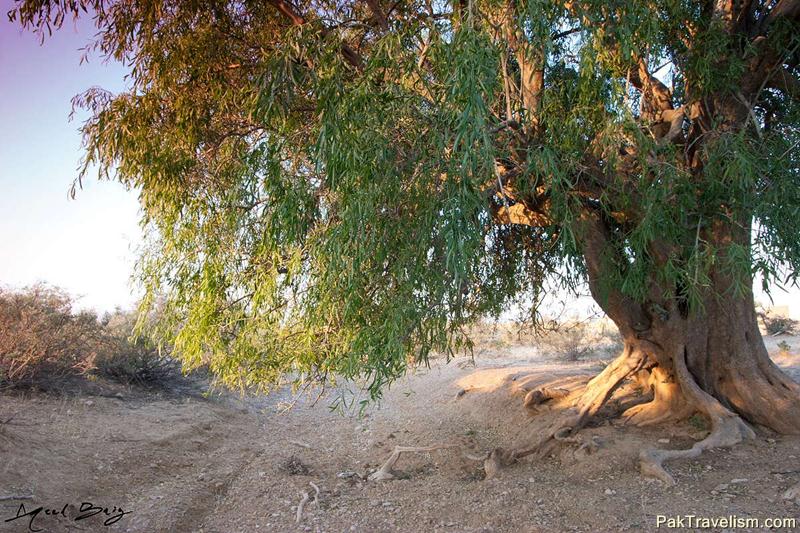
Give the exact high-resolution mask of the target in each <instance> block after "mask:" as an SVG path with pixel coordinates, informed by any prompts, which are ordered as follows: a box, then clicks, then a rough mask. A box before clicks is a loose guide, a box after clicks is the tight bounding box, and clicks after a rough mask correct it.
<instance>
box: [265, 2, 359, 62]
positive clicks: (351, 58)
mask: <svg viewBox="0 0 800 533" xmlns="http://www.w3.org/2000/svg"><path fill="white" fill-rule="evenodd" d="M269 3H270V4H271V5H272V6H273V7H275V9H277V10H278V11H279V12H280V13H281V14H282V15H284V16H285V17H287V18H288V19H289V20H290V21H291V22H292V24H294V25H295V26H302V25H303V24H306V23H307V22H308V21H307V19H306V17H304V16H303V15H301V14H300V13H299V12H298V11H297V10H296V9H295V8H294V6H292V5H291V4H290V3H289V2H286V1H284V0H269ZM329 33H330V29H329V28H325V27H323V28H322V36H323V37H325V36H327V35H328V34H329ZM341 50H342V56H344V59H345V61H347V62H348V63H349V64H350V65H352V66H354V67H355V68H357V69H361V67H362V64H363V61H362V60H361V56H360V55H359V54H358V52H356V51H355V50H353V49H352V48H351V47H350V45H348V44H347V43H345V42H343V43H342V44H341Z"/></svg>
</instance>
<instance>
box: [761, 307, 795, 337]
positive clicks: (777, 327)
mask: <svg viewBox="0 0 800 533" xmlns="http://www.w3.org/2000/svg"><path fill="white" fill-rule="evenodd" d="M758 316H759V318H761V321H762V322H763V323H764V329H765V330H766V332H767V333H768V334H769V335H794V334H795V331H796V329H797V320H792V319H791V318H789V317H787V316H781V315H773V314H772V313H770V312H769V311H761V312H759V313H758Z"/></svg>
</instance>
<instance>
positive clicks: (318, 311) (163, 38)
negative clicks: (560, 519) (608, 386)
mask: <svg viewBox="0 0 800 533" xmlns="http://www.w3.org/2000/svg"><path fill="white" fill-rule="evenodd" d="M82 13H87V14H88V15H87V16H92V17H94V20H95V22H96V25H97V29H98V33H97V35H96V40H95V41H94V42H93V48H94V50H95V53H97V54H99V55H101V56H104V57H109V58H113V59H115V60H117V61H121V62H123V63H124V64H125V65H126V66H128V67H129V69H130V75H129V78H128V90H126V91H125V92H123V93H120V94H110V93H108V92H106V91H104V90H102V89H99V88H92V89H89V90H88V91H87V92H86V93H84V94H83V95H80V96H79V97H77V98H76V105H78V106H83V107H86V108H88V109H89V110H91V112H92V117H91V118H90V119H89V120H88V121H87V122H86V123H85V124H84V126H83V132H84V135H85V145H86V156H85V160H84V164H83V167H82V174H81V175H82V176H83V175H85V174H86V173H87V172H93V171H94V170H96V169H99V173H100V176H101V177H103V178H108V179H114V180H118V181H120V182H122V183H123V184H125V185H127V186H128V187H131V188H133V189H135V190H136V191H138V192H139V194H140V199H141V205H142V210H143V211H142V212H143V220H142V224H143V226H144V228H145V229H146V230H147V235H148V239H147V244H146V248H145V249H144V250H143V254H142V257H141V260H140V263H139V265H138V276H139V279H140V280H141V281H142V282H143V284H144V287H145V289H146V297H145V300H144V306H145V307H148V306H151V305H154V304H155V303H156V302H157V300H158V298H159V297H161V296H162V295H163V297H164V298H165V312H166V315H167V316H168V317H170V318H171V320H170V321H169V322H168V324H167V325H166V327H165V332H169V333H170V334H174V339H173V340H174V342H175V353H176V354H180V355H181V357H182V358H183V360H184V361H185V362H186V363H187V364H188V365H190V366H193V365H199V364H201V363H204V362H207V363H210V366H211V368H212V370H213V371H214V372H216V373H217V374H218V375H219V376H221V377H222V379H223V380H224V381H225V382H227V383H229V384H244V385H265V384H269V383H274V382H276V381H277V380H279V379H280V377H281V376H282V375H284V374H285V373H287V372H288V373H294V374H295V375H300V376H302V377H303V379H315V378H322V379H325V378H333V377H334V376H344V377H355V376H363V375H366V376H367V377H368V379H369V383H370V385H369V390H370V392H371V393H372V394H373V395H378V394H379V391H380V389H381V387H382V386H383V385H385V384H386V383H388V382H390V381H391V380H392V379H394V378H396V377H397V376H399V375H401V374H402V373H403V372H404V371H405V369H406V367H407V365H408V364H409V363H413V362H422V361H425V360H426V359H427V357H428V354H429V353H430V352H431V351H432V350H437V351H445V352H452V351H457V350H460V349H463V348H466V347H468V346H469V341H468V338H467V337H466V336H465V333H464V326H465V325H466V324H469V323H470V322H471V321H474V320H476V319H477V318H480V317H483V316H487V315H489V316H498V315H499V314H500V313H501V312H502V311H503V310H504V309H506V308H507V307H508V306H510V305H516V304H520V303H521V302H528V303H530V302H531V301H532V302H533V304H532V305H530V306H529V307H530V308H529V312H530V314H531V316H535V312H536V302H538V301H539V300H540V298H541V296H542V295H543V294H545V293H546V292H547V291H548V290H551V289H553V288H574V287H577V286H579V285H580V284H582V283H584V282H585V281H586V279H587V276H588V275H589V274H590V272H589V271H590V270H591V269H592V268H593V264H594V266H595V267H597V265H598V264H602V269H601V270H602V273H603V274H602V276H601V279H599V285H598V286H597V287H596V289H597V290H595V291H593V292H594V293H595V296H596V297H597V298H598V300H599V301H600V302H601V306H602V305H603V300H604V299H605V298H607V297H609V295H610V294H611V292H619V293H620V295H621V297H623V298H625V299H629V300H630V301H633V302H644V301H648V300H657V299H658V297H660V296H661V295H665V296H667V295H670V297H673V298H677V299H678V300H679V301H680V304H681V307H682V309H684V311H685V312H686V313H701V312H703V298H702V295H703V294H704V293H705V292H706V291H707V290H709V288H710V287H712V285H713V284H712V281H711V274H710V273H711V272H712V271H715V270H716V271H722V272H725V273H727V278H726V279H729V280H730V283H729V284H728V285H729V286H727V287H723V288H721V289H720V288H719V287H713V288H714V290H722V291H731V292H732V293H742V292H746V291H747V290H748V287H749V281H750V279H752V276H754V275H759V276H761V277H762V278H763V279H764V280H765V283H766V284H769V283H770V282H772V281H773V280H775V279H776V277H777V278H779V279H778V281H781V282H784V283H792V282H794V281H795V280H796V277H797V272H798V271H797V267H798V266H800V224H799V223H798V221H800V174H798V165H800V151H798V150H797V146H798V144H800V130H798V128H799V127H800V107H798V100H799V99H798V95H800V79H798V74H800V70H799V69H798V63H800V37H798V35H800V33H798V29H800V28H799V27H798V21H799V20H800V2H799V1H797V0H777V1H775V0H751V1H746V0H742V1H733V0H727V1H725V0H718V1H689V0H647V1H641V2H639V1H637V2H631V1H616V0H614V1H607V0H576V1H572V0H527V1H526V0H506V1H499V0H485V1H480V0H468V1H463V0H462V1H458V2H452V3H451V2H441V1H435V0H409V1H402V0H401V1H396V2H390V1H385V0H383V1H382V0H366V1H341V0H330V1H328V0H314V1H309V2H294V3H293V2H289V1H288V0H270V1H267V2H261V1H251V0H238V1H224V0H211V1H194V0H170V1H158V0H144V1H137V2H124V1H113V0H108V1H104V0H85V1H83V2H78V1H48V0H37V1H34V0H27V1H23V2H20V3H18V4H17V5H16V6H15V8H14V9H13V10H12V12H11V13H10V17H11V18H12V19H16V20H19V21H20V22H21V24H22V25H23V26H25V27H31V28H34V29H35V30H37V31H39V32H42V35H45V34H46V32H48V31H49V30H50V29H51V27H57V26H60V25H61V24H62V23H63V22H64V20H65V19H69V18H70V17H72V16H82ZM596 221H601V222H602V231H603V233H604V240H603V241H602V246H601V247H600V249H598V250H592V249H591V247H592V246H593V245H592V242H593V241H591V240H589V239H587V235H589V234H590V233H591V232H592V231H595V230H593V229H592V228H593V227H594V226H593V224H594V223H595V222H596ZM720 225H721V226H725V227H732V228H734V229H735V231H739V232H740V233H742V232H743V233H744V234H745V237H744V238H741V239H737V238H728V239H722V240H720V239H713V238H711V236H710V235H711V233H710V229H711V228H714V227H717V226H720ZM595 252H596V253H595ZM593 261H594V263H592V262H593ZM785 273H788V277H785V276H784V275H783V274H785ZM611 296H612V297H613V295H611ZM626 301H627V300H626ZM651 311H652V309H651ZM654 312H657V310H656V311H654Z"/></svg>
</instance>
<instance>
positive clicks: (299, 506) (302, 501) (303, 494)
mask: <svg viewBox="0 0 800 533" xmlns="http://www.w3.org/2000/svg"><path fill="white" fill-rule="evenodd" d="M308 484H309V485H311V488H313V489H314V502H313V503H314V506H315V507H317V508H319V487H318V486H317V484H316V483H314V482H313V481H309V482H308ZM300 495H301V499H300V503H298V504H297V515H296V516H295V519H294V521H295V523H297V524H299V523H300V521H301V520H302V519H303V510H304V509H305V507H306V504H307V503H308V500H309V499H310V497H311V496H310V495H309V494H308V492H305V491H304V492H301V493H300Z"/></svg>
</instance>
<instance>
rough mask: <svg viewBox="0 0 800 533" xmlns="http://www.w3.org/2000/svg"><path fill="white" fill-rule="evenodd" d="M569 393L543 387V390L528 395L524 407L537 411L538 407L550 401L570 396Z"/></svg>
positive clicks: (565, 390)
mask: <svg viewBox="0 0 800 533" xmlns="http://www.w3.org/2000/svg"><path fill="white" fill-rule="evenodd" d="M569 393H570V391H569V390H568V389H559V388H549V387H542V388H541V389H536V390H532V391H530V392H529V393H528V394H526V395H525V399H524V400H523V401H522V405H523V407H525V408H526V409H535V407H536V406H537V405H541V404H543V403H544V402H546V401H549V400H558V399H561V398H564V397H565V396H568V395H569Z"/></svg>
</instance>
